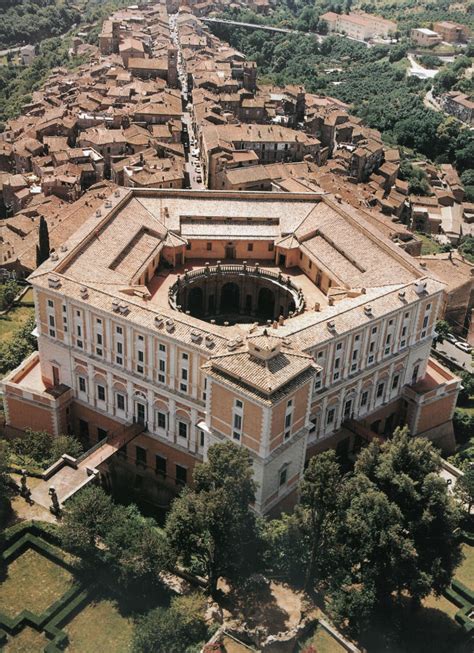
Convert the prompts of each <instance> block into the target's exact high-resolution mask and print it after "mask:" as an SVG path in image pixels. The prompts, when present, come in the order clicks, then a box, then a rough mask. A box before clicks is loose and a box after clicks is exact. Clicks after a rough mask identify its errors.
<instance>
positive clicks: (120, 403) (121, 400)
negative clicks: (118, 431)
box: [115, 393, 125, 410]
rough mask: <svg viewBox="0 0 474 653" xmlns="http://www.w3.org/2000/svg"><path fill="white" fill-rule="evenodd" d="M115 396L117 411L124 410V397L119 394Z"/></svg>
mask: <svg viewBox="0 0 474 653" xmlns="http://www.w3.org/2000/svg"><path fill="white" fill-rule="evenodd" d="M115 396H116V402H117V408H118V410H125V396H124V395H122V394H119V393H117V394H116V395H115Z"/></svg>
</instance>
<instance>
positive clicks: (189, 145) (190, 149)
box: [169, 14, 205, 190]
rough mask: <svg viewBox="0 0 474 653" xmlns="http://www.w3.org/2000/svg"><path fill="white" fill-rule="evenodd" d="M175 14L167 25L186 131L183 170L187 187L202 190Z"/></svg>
mask: <svg viewBox="0 0 474 653" xmlns="http://www.w3.org/2000/svg"><path fill="white" fill-rule="evenodd" d="M177 16H178V14H171V15H170V18H169V26H170V34H171V40H172V41H173V44H174V46H175V47H176V49H177V51H178V78H179V83H180V87H181V96H182V100H183V106H184V111H183V116H182V122H183V125H184V126H185V127H186V130H187V133H188V141H187V142H184V152H185V157H186V164H185V170H186V172H187V174H188V176H189V187H190V188H192V189H195V190H203V189H204V188H205V185H204V183H203V179H202V168H201V162H200V152H199V146H198V142H197V139H196V134H195V133H194V129H193V120H192V115H191V111H192V107H191V104H189V100H190V99H191V98H190V97H188V81H187V73H186V65H185V62H184V59H183V56H182V52H181V45H180V42H179V34H178V27H177V22H176V19H177Z"/></svg>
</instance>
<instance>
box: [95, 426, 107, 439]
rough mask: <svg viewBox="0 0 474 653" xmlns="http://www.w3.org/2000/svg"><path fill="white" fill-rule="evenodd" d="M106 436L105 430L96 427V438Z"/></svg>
mask: <svg viewBox="0 0 474 653" xmlns="http://www.w3.org/2000/svg"><path fill="white" fill-rule="evenodd" d="M106 437H107V431H106V430H105V429H101V428H100V427H98V428H97V440H99V441H100V440H105V438H106Z"/></svg>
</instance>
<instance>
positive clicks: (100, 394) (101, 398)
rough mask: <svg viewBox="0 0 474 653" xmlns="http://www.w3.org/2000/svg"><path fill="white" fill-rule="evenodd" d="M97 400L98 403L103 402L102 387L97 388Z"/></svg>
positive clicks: (103, 391) (103, 390) (103, 389)
mask: <svg viewBox="0 0 474 653" xmlns="http://www.w3.org/2000/svg"><path fill="white" fill-rule="evenodd" d="M97 399H98V400H99V401H105V388H104V386H103V385H98V386H97Z"/></svg>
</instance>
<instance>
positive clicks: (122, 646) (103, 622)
mask: <svg viewBox="0 0 474 653" xmlns="http://www.w3.org/2000/svg"><path fill="white" fill-rule="evenodd" d="M63 630H64V631H65V632H67V634H68V636H69V646H68V647H67V649H66V651H67V652H68V653H96V652H97V651H107V653H126V652H127V651H129V650H130V642H131V639H132V631H133V622H132V620H131V619H130V618H128V617H124V616H122V615H121V614H120V611H119V609H118V606H117V603H116V602H115V601H111V600H109V599H102V600H99V601H97V602H91V603H89V604H88V605H87V606H86V607H85V608H84V609H83V610H81V612H79V614H78V615H77V616H76V617H74V619H73V620H72V621H71V622H70V623H69V624H67V626H64V627H63Z"/></svg>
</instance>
